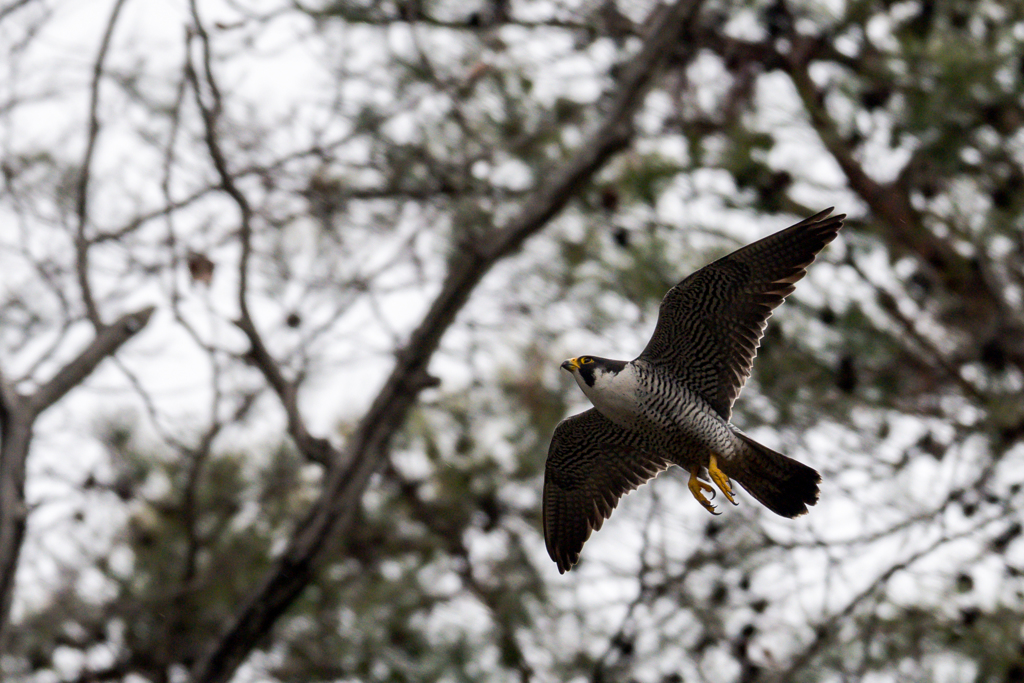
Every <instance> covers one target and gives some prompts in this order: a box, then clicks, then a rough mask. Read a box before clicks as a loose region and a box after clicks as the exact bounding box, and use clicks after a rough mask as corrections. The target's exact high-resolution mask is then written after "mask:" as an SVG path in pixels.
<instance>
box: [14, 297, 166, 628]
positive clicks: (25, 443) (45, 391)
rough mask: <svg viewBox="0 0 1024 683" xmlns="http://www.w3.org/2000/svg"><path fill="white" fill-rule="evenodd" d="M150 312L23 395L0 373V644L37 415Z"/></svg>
mask: <svg viewBox="0 0 1024 683" xmlns="http://www.w3.org/2000/svg"><path fill="white" fill-rule="evenodd" d="M153 310H154V309H153V308H152V307H150V308H145V309H142V310H141V311H136V312H135V313H128V314H125V315H123V316H121V317H120V318H119V319H118V320H117V321H116V322H114V323H113V324H111V325H107V326H103V327H101V328H100V329H99V330H98V332H97V334H96V336H95V337H94V338H93V340H92V342H90V344H89V345H88V346H87V347H86V348H85V349H83V350H82V352H81V353H80V354H79V355H78V357H77V358H75V359H74V360H72V361H70V362H68V363H66V364H65V365H64V366H63V367H61V368H60V370H58V371H57V372H56V373H54V375H53V376H52V377H51V378H50V379H49V380H48V381H47V382H44V383H43V384H42V385H41V386H39V387H38V388H37V389H36V390H35V391H34V392H32V393H31V394H28V395H22V394H19V393H18V392H17V391H16V390H15V388H14V386H13V385H12V384H11V383H10V382H9V381H8V380H7V379H6V378H5V377H4V376H3V374H0V642H2V641H3V639H4V636H5V635H6V631H7V628H8V625H9V624H8V616H9V613H10V608H11V597H12V591H13V589H14V575H15V571H16V569H17V565H18V556H19V554H20V553H21V546H22V540H23V538H24V535H25V520H26V518H27V516H28V509H27V507H26V506H25V460H26V459H27V458H28V452H29V447H30V445H31V442H32V428H33V424H34V423H35V421H36V418H37V417H39V414H40V413H42V412H43V411H44V410H46V409H47V408H49V407H50V406H52V405H53V404H54V403H56V402H57V401H59V400H60V399H61V398H62V397H63V396H64V395H65V394H67V393H68V392H69V391H71V390H72V389H73V388H75V387H76V386H78V385H79V384H81V383H82V382H83V381H84V380H85V378H86V377H88V376H89V375H90V374H91V373H92V371H93V370H95V369H96V366H98V365H99V364H100V363H101V362H102V361H103V360H104V359H106V358H109V357H111V356H113V355H114V354H115V353H117V350H118V349H119V348H121V346H122V345H123V344H124V343H125V342H127V341H128V340H129V339H131V338H132V337H134V336H135V335H136V334H138V333H139V332H140V331H141V330H142V328H143V327H145V326H146V323H148V322H149V318H150V316H152V315H153Z"/></svg>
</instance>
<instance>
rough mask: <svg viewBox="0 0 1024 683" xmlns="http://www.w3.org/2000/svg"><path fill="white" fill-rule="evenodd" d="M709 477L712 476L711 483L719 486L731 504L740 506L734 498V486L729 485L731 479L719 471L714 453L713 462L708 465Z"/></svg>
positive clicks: (712, 455)
mask: <svg viewBox="0 0 1024 683" xmlns="http://www.w3.org/2000/svg"><path fill="white" fill-rule="evenodd" d="M708 475H710V476H711V481H713V482H715V484H717V485H718V488H720V489H721V490H722V493H724V494H725V497H726V498H727V499H728V501H729V502H730V503H732V504H733V505H738V504H739V503H737V502H736V499H734V498H733V497H732V485H731V484H730V483H729V477H727V476H725V472H723V471H722V470H720V469H718V461H717V460H716V459H715V454H714V453H712V454H711V462H709V463H708ZM691 490H692V489H691Z"/></svg>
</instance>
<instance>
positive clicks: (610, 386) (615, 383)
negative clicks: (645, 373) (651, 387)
mask: <svg viewBox="0 0 1024 683" xmlns="http://www.w3.org/2000/svg"><path fill="white" fill-rule="evenodd" d="M572 374H573V377H575V378H576V383H577V384H578V385H580V389H582V390H583V393H584V394H586V396H587V398H589V399H590V402H591V403H593V404H594V407H595V408H597V409H598V410H599V411H601V414H602V415H604V416H605V417H607V418H608V419H609V420H611V421H612V422H614V423H615V424H617V425H619V426H620V427H625V428H630V427H633V426H634V425H636V423H637V421H638V419H639V416H640V405H639V403H638V400H637V398H638V395H639V392H638V385H637V378H636V373H635V371H634V370H633V364H632V363H627V364H626V366H625V367H624V368H622V370H621V371H619V372H618V373H614V372H606V371H604V370H602V369H597V370H595V372H594V386H589V385H588V384H587V382H586V380H584V379H583V377H581V376H580V373H579V372H574V373H572Z"/></svg>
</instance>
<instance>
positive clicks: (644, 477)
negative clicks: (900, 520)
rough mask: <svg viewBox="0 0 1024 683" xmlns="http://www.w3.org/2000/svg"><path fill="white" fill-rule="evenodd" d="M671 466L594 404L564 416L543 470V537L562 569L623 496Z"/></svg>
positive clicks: (573, 561)
mask: <svg viewBox="0 0 1024 683" xmlns="http://www.w3.org/2000/svg"><path fill="white" fill-rule="evenodd" d="M669 464H670V463H669V462H668V461H667V460H666V459H665V458H664V457H663V456H662V455H658V454H655V453H652V452H651V451H650V448H649V445H648V444H645V443H644V442H643V437H642V436H641V435H640V434H639V433H637V432H631V431H627V430H625V429H622V428H621V427H618V426H616V425H615V424H614V423H613V422H611V421H610V420H609V419H607V418H606V417H604V416H603V415H602V414H601V413H599V412H598V411H597V409H596V408H591V409H590V410H588V411H586V412H583V413H580V414H579V415H574V416H572V417H569V418H566V419H565V420H562V422H560V423H559V425H558V426H557V427H555V434H554V436H553V437H552V439H551V448H550V450H549V451H548V459H547V465H546V467H545V472H544V513H543V517H544V540H545V542H546V543H547V548H548V555H550V556H551V559H552V560H554V561H555V562H556V563H557V564H558V571H559V572H561V573H563V574H564V573H565V572H567V571H568V570H569V569H570V568H572V566H573V565H574V564H576V562H578V561H579V558H580V551H581V550H582V549H583V544H584V543H585V542H586V541H587V539H588V538H590V534H591V533H593V532H594V531H597V530H598V529H600V528H601V526H602V525H603V524H604V520H606V519H608V517H610V516H611V514H612V511H613V510H614V509H615V506H616V505H617V504H618V502H619V499H620V498H621V497H622V496H623V495H625V494H627V493H629V492H630V491H632V490H634V489H636V488H638V487H640V486H642V485H643V484H645V483H646V482H647V481H649V480H650V479H652V478H653V477H656V476H657V475H658V474H659V473H660V472H661V471H662V470H664V469H665V468H667V467H668V466H669Z"/></svg>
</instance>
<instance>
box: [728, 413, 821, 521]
mask: <svg viewBox="0 0 1024 683" xmlns="http://www.w3.org/2000/svg"><path fill="white" fill-rule="evenodd" d="M735 434H736V436H738V437H739V438H740V440H741V441H742V442H743V444H744V446H745V447H746V448H745V449H744V452H743V455H742V456H741V457H739V458H734V459H730V462H729V465H730V467H729V468H728V469H726V468H725V467H724V465H725V463H722V464H721V466H722V469H723V471H724V472H725V474H727V475H728V476H729V477H731V478H733V479H735V480H736V481H737V482H739V484H740V486H742V487H743V488H744V489H745V490H746V491H747V493H749V494H750V495H751V496H753V497H754V498H755V499H757V501H758V502H760V503H761V504H762V505H764V506H765V507H766V508H768V509H769V510H771V511H772V512H774V513H775V514H777V515H781V516H783V517H799V516H800V515H803V514H806V513H807V506H809V505H814V504H815V503H817V502H818V484H819V483H820V482H821V476H820V475H819V474H818V473H817V472H816V471H815V470H814V469H812V468H810V467H808V466H807V465H804V464H803V463H799V462H797V461H796V460H793V459H792V458H789V457H786V456H785V455H783V454H782V453H776V452H775V451H773V450H772V449H770V448H768V447H766V446H762V445H761V444H759V443H757V442H756V441H754V440H753V439H751V438H750V437H748V436H747V435H745V434H741V433H739V432H735Z"/></svg>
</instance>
